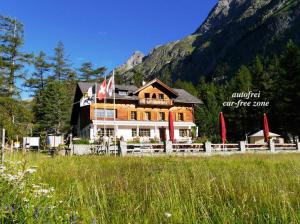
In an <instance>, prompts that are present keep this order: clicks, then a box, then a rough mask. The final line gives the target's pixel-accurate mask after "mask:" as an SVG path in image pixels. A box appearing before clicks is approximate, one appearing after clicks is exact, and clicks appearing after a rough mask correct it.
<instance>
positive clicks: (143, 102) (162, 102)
mask: <svg viewBox="0 0 300 224" xmlns="http://www.w3.org/2000/svg"><path fill="white" fill-rule="evenodd" d="M139 104H140V105H161V106H172V105H173V102H172V100H159V99H151V98H144V99H139Z"/></svg>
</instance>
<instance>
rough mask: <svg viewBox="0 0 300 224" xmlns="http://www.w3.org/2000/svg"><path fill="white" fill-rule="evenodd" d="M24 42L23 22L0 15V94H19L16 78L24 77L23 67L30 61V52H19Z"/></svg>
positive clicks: (10, 95)
mask: <svg viewBox="0 0 300 224" xmlns="http://www.w3.org/2000/svg"><path fill="white" fill-rule="evenodd" d="M23 44H24V30H23V24H22V23H20V22H19V21H17V20H15V19H11V18H9V17H5V16H0V67H1V73H2V75H3V76H2V80H1V83H2V86H1V92H0V94H1V95H2V96H8V97H13V96H15V95H18V94H19V91H18V89H17V87H16V81H17V79H24V77H25V72H24V71H23V68H24V66H25V64H26V63H30V59H31V58H32V55H31V54H26V53H23V52H21V50H20V49H21V47H22V46H23Z"/></svg>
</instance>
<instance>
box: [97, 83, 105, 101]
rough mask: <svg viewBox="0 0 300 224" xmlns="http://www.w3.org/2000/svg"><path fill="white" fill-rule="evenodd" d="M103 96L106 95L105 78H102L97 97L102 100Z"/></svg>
mask: <svg viewBox="0 0 300 224" xmlns="http://www.w3.org/2000/svg"><path fill="white" fill-rule="evenodd" d="M105 97H106V79H104V81H103V82H102V84H101V85H100V88H99V90H98V99H99V100H102V99H104V98H105Z"/></svg>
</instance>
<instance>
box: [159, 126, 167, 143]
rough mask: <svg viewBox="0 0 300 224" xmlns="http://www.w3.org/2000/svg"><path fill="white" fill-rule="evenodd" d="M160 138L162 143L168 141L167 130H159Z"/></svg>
mask: <svg viewBox="0 0 300 224" xmlns="http://www.w3.org/2000/svg"><path fill="white" fill-rule="evenodd" d="M159 138H160V140H161V141H166V128H160V129H159Z"/></svg>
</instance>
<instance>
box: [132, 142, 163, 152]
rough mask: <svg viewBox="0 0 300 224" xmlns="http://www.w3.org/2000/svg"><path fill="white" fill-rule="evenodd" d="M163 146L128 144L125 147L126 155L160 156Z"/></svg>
mask: <svg viewBox="0 0 300 224" xmlns="http://www.w3.org/2000/svg"><path fill="white" fill-rule="evenodd" d="M163 152H164V145H163V144H130V145H127V154H162V153H163Z"/></svg>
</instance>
